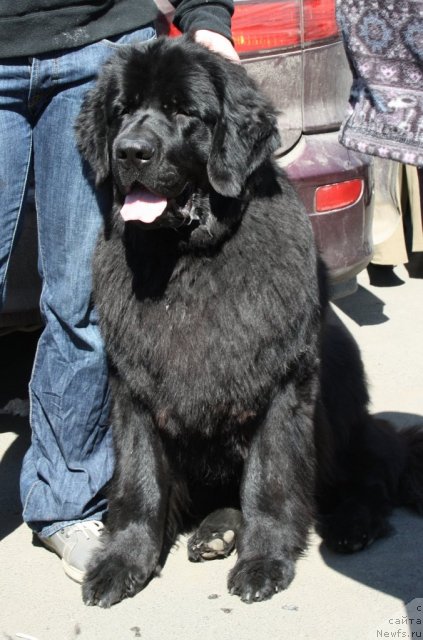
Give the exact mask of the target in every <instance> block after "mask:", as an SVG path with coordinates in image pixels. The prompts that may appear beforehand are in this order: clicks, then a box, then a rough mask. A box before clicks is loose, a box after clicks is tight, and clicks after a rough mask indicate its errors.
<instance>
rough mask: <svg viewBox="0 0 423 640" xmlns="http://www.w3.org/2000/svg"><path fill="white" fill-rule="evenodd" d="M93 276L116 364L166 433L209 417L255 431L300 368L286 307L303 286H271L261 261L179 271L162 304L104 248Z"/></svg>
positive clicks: (274, 282)
mask: <svg viewBox="0 0 423 640" xmlns="http://www.w3.org/2000/svg"><path fill="white" fill-rule="evenodd" d="M106 244H108V245H109V246H107V247H106V246H105V245H106ZM200 267H201V268H200ZM94 271H95V290H96V303H97V305H98V308H99V313H100V321H101V328H102V332H103V335H104V337H105V340H106V345H107V348H108V352H109V355H110V358H111V361H112V363H113V365H114V367H115V368H116V369H117V371H118V373H119V377H120V378H121V379H122V380H123V381H124V383H125V384H127V385H128V386H130V387H131V389H132V391H133V392H134V393H135V394H136V395H137V396H138V397H139V398H140V399H141V400H142V402H143V403H144V404H145V405H146V406H148V407H150V409H151V411H152V413H154V415H155V416H156V422H157V424H158V426H159V427H161V426H162V427H163V428H166V425H169V424H171V423H172V421H173V423H174V424H177V423H184V424H187V423H193V424H194V423H195V424H198V423H199V422H200V421H201V420H203V421H207V419H208V418H207V416H209V415H210V414H213V417H214V419H216V417H217V416H218V415H220V416H221V419H222V421H224V420H230V421H232V422H233V423H235V424H238V425H243V424H249V423H251V421H254V419H255V417H256V416H257V415H258V414H259V413H260V411H262V410H263V408H264V407H265V405H266V403H267V401H268V398H269V397H270V395H271V391H272V389H274V385H275V383H276V384H277V381H278V380H279V379H281V378H282V377H283V376H284V375H285V374H286V370H287V367H288V366H289V363H290V361H293V360H295V357H296V349H297V345H298V331H297V330H296V325H298V318H296V317H295V314H294V313H292V309H291V308H290V307H289V304H287V300H286V299H285V297H289V296H292V295H293V291H294V290H298V286H297V285H296V283H295V282H293V283H292V284H291V285H290V287H291V289H292V290H290V287H289V286H288V285H287V284H286V283H285V282H281V281H279V280H278V277H277V274H276V273H275V272H274V273H273V275H272V277H269V276H267V280H266V279H264V276H263V274H261V273H260V265H259V264H258V263H257V261H256V262H255V264H253V265H250V264H248V262H247V261H245V262H244V264H242V265H241V266H240V264H239V261H238V262H237V263H236V264H235V261H234V260H233V259H232V262H231V260H228V259H222V260H221V261H219V260H216V259H213V261H212V260H210V261H207V260H205V261H204V262H203V263H202V264H201V265H195V267H192V265H191V267H190V266H189V265H188V266H185V268H179V270H178V269H176V270H175V272H174V274H173V275H172V277H171V278H169V280H168V282H167V283H166V286H163V290H162V291H160V288H158V289H157V288H156V291H157V292H159V295H156V296H155V297H148V296H143V295H142V291H143V289H142V287H141V289H140V288H139V287H138V285H137V275H136V274H134V271H133V270H131V269H130V268H129V267H128V264H127V262H126V260H125V259H124V257H123V255H122V250H121V247H119V246H118V245H116V246H115V245H114V244H113V243H103V245H100V247H99V250H98V252H97V256H96V263H95V270H94ZM291 306H292V305H291ZM307 309H308V306H307V305H306V306H305V308H304V310H301V317H302V318H303V320H304V323H303V328H304V329H306V327H307V324H308V322H309V318H308V317H307V314H308V311H307ZM288 312H289V313H288ZM288 317H289V318H291V320H293V322H292V321H291V320H288Z"/></svg>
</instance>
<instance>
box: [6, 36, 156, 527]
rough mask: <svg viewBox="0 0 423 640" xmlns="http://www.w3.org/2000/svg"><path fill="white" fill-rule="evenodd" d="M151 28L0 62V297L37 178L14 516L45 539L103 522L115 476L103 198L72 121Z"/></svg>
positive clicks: (145, 38)
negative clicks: (28, 366)
mask: <svg viewBox="0 0 423 640" xmlns="http://www.w3.org/2000/svg"><path fill="white" fill-rule="evenodd" d="M153 37H155V31H154V29H153V27H146V28H143V29H139V30H137V31H135V32H132V33H130V34H126V35H124V36H121V37H116V38H113V39H112V40H103V41H101V42H97V43H94V44H92V45H89V46H86V47H82V48H80V49H74V50H69V51H67V52H56V53H51V54H46V55H41V56H39V57H34V58H18V59H7V60H0V293H2V292H3V291H4V283H5V278H6V272H7V266H8V263H9V258H10V253H11V251H12V249H13V245H14V243H15V241H16V237H17V229H18V227H19V218H20V215H21V212H22V211H23V204H24V201H25V195H26V192H27V183H28V176H29V174H30V170H33V173H34V180H35V200H36V208H37V220H38V236H39V237H38V245H39V270H40V273H41V276H42V280H43V288H42V294H41V311H42V314H43V318H44V320H45V329H44V331H43V333H42V335H41V338H40V341H39V344H38V348H37V353H36V357H35V362H34V368H33V373H32V377H31V382H30V389H29V390H30V403H31V415H30V420H31V427H32V442H31V446H30V448H29V450H28V452H27V454H26V456H25V458H24V462H23V467H22V473H21V498H22V504H23V517H24V520H25V522H27V523H28V524H29V525H30V526H31V528H32V529H33V530H35V531H37V532H38V533H40V534H41V535H42V536H48V535H52V534H53V533H55V532H56V531H57V530H59V529H60V528H61V527H63V526H64V525H66V524H71V523H73V522H78V521H81V520H88V519H91V520H92V519H101V517H102V514H103V512H104V511H105V509H106V500H105V498H104V495H103V494H102V488H103V487H104V485H105V483H106V482H107V481H108V480H109V479H110V477H111V474H112V471H113V449H112V442H111V433H110V430H109V428H108V415H109V397H108V381H107V365H106V357H105V352H104V348H103V342H102V340H101V337H100V334H99V330H98V324H97V318H96V313H95V309H93V307H92V304H91V259H92V252H93V249H94V246H95V242H96V238H97V235H98V233H99V231H100V229H101V225H102V213H101V212H102V210H103V208H104V207H107V206H109V204H110V203H109V202H108V199H109V197H108V195H106V192H104V193H103V192H102V190H101V189H100V190H97V191H95V190H94V188H93V184H92V181H91V178H90V176H89V172H88V171H87V167H86V166H85V165H84V163H83V162H82V161H81V158H80V156H79V153H78V151H77V149H76V145H75V135H74V123H75V118H76V116H77V114H78V112H79V110H80V106H81V103H82V100H83V97H84V95H85V93H86V91H87V89H88V88H90V86H91V85H92V84H93V82H94V80H95V77H96V73H97V71H98V69H99V67H100V65H101V64H102V63H103V62H104V61H105V60H106V59H107V58H108V57H110V55H111V54H113V52H114V51H115V50H116V48H117V47H119V46H121V45H122V43H127V42H135V41H141V40H147V39H150V38H153Z"/></svg>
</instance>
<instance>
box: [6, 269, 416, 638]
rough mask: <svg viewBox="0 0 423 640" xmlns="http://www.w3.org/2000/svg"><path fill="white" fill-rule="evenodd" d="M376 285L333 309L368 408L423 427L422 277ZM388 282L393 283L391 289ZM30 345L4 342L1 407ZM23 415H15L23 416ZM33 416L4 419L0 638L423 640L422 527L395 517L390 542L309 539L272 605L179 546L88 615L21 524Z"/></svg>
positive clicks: (30, 341) (19, 384) (16, 387)
mask: <svg viewBox="0 0 423 640" xmlns="http://www.w3.org/2000/svg"><path fill="white" fill-rule="evenodd" d="M395 274H396V277H397V279H399V280H400V281H402V283H398V282H397V283H396V286H382V287H376V286H371V285H370V284H369V278H368V275H367V273H366V272H364V273H362V274H361V275H360V276H359V289H358V291H357V293H355V294H354V295H353V296H350V297H348V298H345V299H343V300H340V301H339V302H338V303H337V305H336V307H335V308H336V310H337V312H338V313H339V315H340V316H341V317H342V318H343V319H344V321H345V322H346V324H347V325H348V327H349V328H350V330H351V331H352V333H353V335H354V336H355V337H356V339H357V341H358V343H359V345H360V348H361V351H362V355H363V358H364V361H365V365H366V369H367V374H368V378H369V383H370V388H371V396H372V410H373V412H374V413H377V414H380V415H383V416H385V417H387V418H389V419H390V420H392V421H393V422H395V423H396V424H398V425H399V426H404V425H411V424H422V425H423V385H422V377H423V375H422V370H423V279H422V277H423V271H422V270H421V269H420V271H417V272H416V273H414V274H413V275H415V276H418V277H412V278H410V276H409V274H408V272H407V271H406V269H405V268H404V267H398V268H397V269H396V270H395ZM387 284H389V283H387ZM34 342H35V340H34V336H31V335H27V334H17V335H16V334H15V335H10V336H8V337H7V338H5V337H3V338H1V340H0V349H1V353H0V375H1V385H0V387H1V390H0V407H2V406H4V405H5V404H6V403H7V402H8V401H9V400H11V399H13V398H17V397H18V398H19V397H21V398H22V397H24V395H25V387H26V382H27V376H28V375H29V373H28V372H29V367H30V360H31V354H32V352H33V348H34ZM18 408H19V407H18ZM28 442H29V426H28V421H27V418H25V417H20V416H11V415H8V414H0V456H1V462H0V640H6V639H7V640H15V639H16V638H21V639H22V638H23V639H24V640H79V639H81V640H132V639H134V638H143V639H144V640H156V639H157V640H158V639H159V638H160V639H164V640H191V639H192V640H194V639H195V640H209V639H210V640H211V639H213V640H226V639H228V640H235V639H236V640H258V639H260V638H267V639H268V640H284V639H285V638H286V639H289V640H297V639H301V640H302V639H308V638H310V639H312V640H323V639H324V640H350V639H351V640H371V639H374V640H376V638H387V637H397V638H412V637H415V638H419V637H422V633H423V631H422V629H423V624H422V619H423V571H422V569H423V562H422V560H423V557H422V555H423V554H422V541H423V518H420V517H418V516H417V515H415V514H413V513H411V512H408V511H406V510H397V511H396V512H395V513H394V515H393V517H392V524H393V526H394V530H393V533H392V534H391V536H390V537H389V538H386V539H384V540H380V541H377V542H376V543H375V544H374V545H373V546H372V547H371V548H370V549H368V550H366V551H363V552H359V553H357V554H355V555H350V556H338V555H335V554H333V553H330V552H329V551H328V550H327V549H326V548H325V547H324V546H322V544H321V541H320V539H319V537H318V536H317V535H316V534H313V535H312V537H311V544H310V547H309V549H308V551H307V553H306V555H305V556H304V557H303V558H302V559H301V560H300V561H299V562H298V566H297V575H296V577H295V579H294V581H293V583H292V584H291V586H290V587H289V588H288V590H287V591H285V592H283V593H280V594H278V595H276V596H275V597H274V598H273V599H272V600H270V601H267V602H263V603H257V604H252V605H247V604H244V603H242V602H241V601H240V600H239V599H238V598H237V597H235V596H230V595H229V594H228V593H227V590H226V575H227V573H228V571H229V569H230V568H231V567H232V566H233V564H234V561H235V558H233V557H232V558H228V559H225V560H219V561H214V562H209V563H202V564H192V563H190V562H188V560H187V557H186V540H185V539H183V538H182V539H181V540H180V541H179V544H178V546H177V548H176V549H174V550H173V551H172V552H171V554H170V556H169V558H168V561H167V563H166V564H165V566H164V568H163V571H162V573H161V575H160V576H159V577H158V578H155V579H153V580H152V581H151V583H150V584H149V585H148V587H147V588H146V589H145V590H144V591H143V592H141V593H140V594H138V595H137V596H136V597H135V598H133V599H131V600H126V601H124V602H122V603H120V604H118V605H115V606H114V607H112V608H111V609H109V610H103V609H99V608H93V607H86V606H84V605H83V603H82V600H81V593H80V587H79V585H77V584H76V583H74V582H72V581H71V580H69V578H67V577H66V576H65V574H64V573H63V571H62V568H61V564H60V560H59V559H58V558H57V557H56V556H55V555H54V554H52V553H50V552H49V551H47V550H46V549H44V548H43V547H41V546H39V545H36V544H34V542H33V540H32V535H31V532H30V530H29V529H28V528H27V527H26V526H25V525H23V524H22V520H21V517H20V504H19V494H18V479H19V470H20V466H21V462H22V456H23V454H24V451H25V449H26V447H27V446H28Z"/></svg>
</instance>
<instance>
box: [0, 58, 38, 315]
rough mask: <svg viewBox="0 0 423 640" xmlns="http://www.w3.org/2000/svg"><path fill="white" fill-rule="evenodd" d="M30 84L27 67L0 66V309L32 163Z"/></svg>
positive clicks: (3, 63) (2, 64)
mask: <svg viewBox="0 0 423 640" xmlns="http://www.w3.org/2000/svg"><path fill="white" fill-rule="evenodd" d="M29 83H30V74H29V66H28V65H27V64H23V63H22V61H20V63H18V62H17V61H16V62H14V61H12V60H9V61H3V62H0V307H1V302H3V301H4V298H5V289H6V287H5V282H6V274H7V269H8V266H9V260H10V254H11V251H12V247H13V245H14V243H15V240H16V237H17V229H18V223H19V218H20V215H21V212H22V208H23V203H24V199H25V193H26V186H27V178H28V171H29V168H30V163H31V147H32V131H31V126H30V124H29V122H28V119H27V115H28V114H27V109H26V100H27V96H28V92H29Z"/></svg>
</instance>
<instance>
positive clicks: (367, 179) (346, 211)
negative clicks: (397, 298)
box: [278, 131, 373, 284]
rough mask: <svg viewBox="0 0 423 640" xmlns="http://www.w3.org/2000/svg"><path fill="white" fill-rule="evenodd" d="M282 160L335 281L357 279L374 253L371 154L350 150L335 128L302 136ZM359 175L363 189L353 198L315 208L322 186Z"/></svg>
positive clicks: (332, 279) (331, 278)
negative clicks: (332, 206)
mask: <svg viewBox="0 0 423 640" xmlns="http://www.w3.org/2000/svg"><path fill="white" fill-rule="evenodd" d="M278 162H279V164H280V166H282V167H283V169H284V170H285V171H286V173H287V174H288V176H289V178H290V179H291V180H292V181H293V183H294V184H295V186H296V188H297V191H298V194H299V196H300V198H301V200H302V201H303V203H304V206H305V208H306V211H307V213H308V215H309V216H310V219H311V223H312V226H313V230H314V234H315V238H316V243H317V246H318V248H319V250H320V252H321V255H322V258H323V260H324V261H325V263H326V264H327V266H328V268H329V276H330V281H331V283H333V284H337V283H340V282H345V281H347V280H349V279H350V278H353V277H354V276H355V275H357V273H359V272H360V271H361V270H362V269H364V268H365V267H366V266H367V264H368V263H369V262H370V260H371V257H372V252H373V245H372V217H373V179H372V168H371V159H370V158H369V157H368V156H365V155H362V154H358V153H355V152H353V151H350V150H348V149H345V147H343V146H342V145H341V144H340V143H339V142H338V132H337V131H335V132H330V133H319V134H313V135H303V136H302V137H301V139H300V141H299V142H298V144H297V145H295V147H294V148H293V149H292V150H291V151H290V152H289V153H287V154H286V155H284V156H282V157H281V158H279V160H278ZM357 178H358V179H361V180H362V181H363V185H364V188H363V190H362V193H361V195H360V197H359V198H358V199H357V200H356V201H355V202H354V203H352V204H351V205H349V206H344V207H340V208H337V209H333V210H330V211H326V212H324V213H319V212H317V211H316V189H317V188H318V187H321V186H324V185H330V184H334V183H339V182H343V181H347V180H354V179H357Z"/></svg>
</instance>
